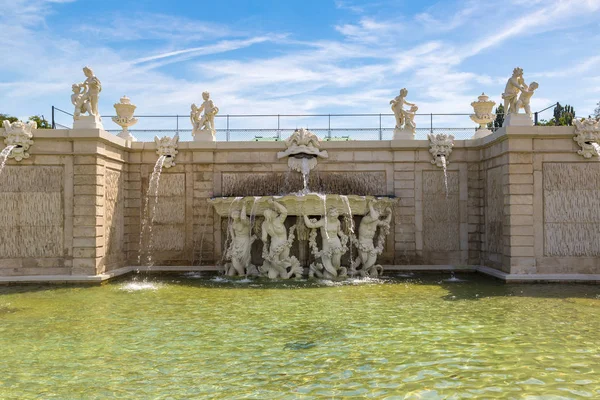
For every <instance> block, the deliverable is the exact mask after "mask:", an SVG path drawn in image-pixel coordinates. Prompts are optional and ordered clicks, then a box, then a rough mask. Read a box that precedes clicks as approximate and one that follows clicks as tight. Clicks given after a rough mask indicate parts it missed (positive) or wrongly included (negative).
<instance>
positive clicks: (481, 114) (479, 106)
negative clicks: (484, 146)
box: [469, 93, 496, 139]
mask: <svg viewBox="0 0 600 400" xmlns="http://www.w3.org/2000/svg"><path fill="white" fill-rule="evenodd" d="M495 105H496V102H495V101H492V100H490V98H489V97H488V96H487V95H486V94H485V93H481V96H479V97H478V98H477V101H474V102H472V103H471V107H473V111H475V114H471V115H470V116H469V117H470V118H471V119H472V120H473V122H475V123H476V124H479V128H477V130H476V131H475V135H473V139H479V138H482V137H484V136H487V135H489V134H490V133H492V131H491V130H490V129H488V127H487V125H488V124H489V123H491V122H493V121H494V120H495V119H496V114H493V113H492V109H493V108H494V106H495Z"/></svg>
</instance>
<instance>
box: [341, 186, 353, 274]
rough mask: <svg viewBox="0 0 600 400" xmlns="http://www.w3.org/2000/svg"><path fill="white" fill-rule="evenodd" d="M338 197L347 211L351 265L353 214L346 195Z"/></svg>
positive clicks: (351, 262)
mask: <svg viewBox="0 0 600 400" xmlns="http://www.w3.org/2000/svg"><path fill="white" fill-rule="evenodd" d="M340 199H342V202H343V203H344V205H345V206H346V212H347V217H348V220H347V226H348V233H349V236H350V238H351V239H350V265H352V264H353V263H354V260H353V257H352V253H353V249H352V246H353V242H352V237H353V236H354V216H353V215H352V208H350V200H348V196H346V195H340Z"/></svg>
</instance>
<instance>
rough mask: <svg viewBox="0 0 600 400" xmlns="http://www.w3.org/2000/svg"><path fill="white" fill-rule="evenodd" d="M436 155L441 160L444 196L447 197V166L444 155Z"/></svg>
mask: <svg viewBox="0 0 600 400" xmlns="http://www.w3.org/2000/svg"><path fill="white" fill-rule="evenodd" d="M438 157H439V158H440V160H441V161H442V168H443V169H444V188H445V189H446V198H448V167H447V164H446V156H444V155H443V154H440V155H438Z"/></svg>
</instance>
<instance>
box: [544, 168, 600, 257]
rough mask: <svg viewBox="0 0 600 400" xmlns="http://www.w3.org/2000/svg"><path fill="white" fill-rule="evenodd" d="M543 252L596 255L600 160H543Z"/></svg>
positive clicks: (599, 252)
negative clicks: (578, 161) (576, 161)
mask: <svg viewBox="0 0 600 400" xmlns="http://www.w3.org/2000/svg"><path fill="white" fill-rule="evenodd" d="M543 173H544V244H545V246H544V255H545V256H546V257H599V256H600V163H597V162H596V163H545V164H544V166H543Z"/></svg>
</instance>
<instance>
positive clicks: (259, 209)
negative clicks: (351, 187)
mask: <svg viewBox="0 0 600 400" xmlns="http://www.w3.org/2000/svg"><path fill="white" fill-rule="evenodd" d="M323 197H324V198H325V205H324V204H323V203H324V201H323ZM344 197H347V198H348V203H349V204H350V210H351V211H352V215H365V214H366V213H367V212H368V211H369V208H368V202H369V201H371V200H376V201H377V206H376V209H378V210H381V211H383V210H384V209H385V208H386V207H392V206H393V205H394V203H396V201H397V200H398V199H396V198H393V197H379V196H356V195H348V196H342V195H339V194H328V195H318V194H316V193H308V194H305V195H285V196H257V197H254V196H248V197H214V198H212V199H210V200H209V203H210V204H212V205H213V207H214V208H215V211H217V213H218V214H219V215H220V216H228V215H229V214H230V212H231V211H234V210H236V211H239V210H241V208H242V205H243V204H244V203H245V204H246V212H247V213H248V214H250V213H251V210H252V209H253V205H254V199H255V198H256V204H255V205H254V209H253V213H254V214H255V215H263V212H264V211H265V210H267V209H272V208H273V207H272V206H271V205H269V203H268V201H269V199H273V200H275V201H276V202H278V203H280V204H282V205H283V206H285V208H287V210H288V215H305V214H306V215H323V214H324V212H325V207H327V209H329V208H330V207H335V208H337V209H338V211H339V213H340V214H347V213H348V206H347V205H346V203H345V201H344V200H343V198H344Z"/></svg>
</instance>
